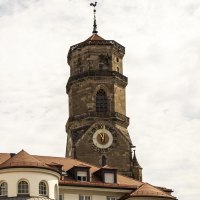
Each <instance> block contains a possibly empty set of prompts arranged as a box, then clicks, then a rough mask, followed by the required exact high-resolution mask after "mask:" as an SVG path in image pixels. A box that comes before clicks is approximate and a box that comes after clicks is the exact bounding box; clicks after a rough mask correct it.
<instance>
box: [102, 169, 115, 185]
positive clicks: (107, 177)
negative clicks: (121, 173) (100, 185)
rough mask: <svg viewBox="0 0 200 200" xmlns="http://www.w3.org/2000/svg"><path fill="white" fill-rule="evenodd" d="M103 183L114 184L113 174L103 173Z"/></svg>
mask: <svg viewBox="0 0 200 200" xmlns="http://www.w3.org/2000/svg"><path fill="white" fill-rule="evenodd" d="M104 181H105V183H114V182H115V178H114V173H110V172H109V173H108V172H105V173H104Z"/></svg>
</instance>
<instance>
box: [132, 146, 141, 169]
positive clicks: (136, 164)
mask: <svg viewBox="0 0 200 200" xmlns="http://www.w3.org/2000/svg"><path fill="white" fill-rule="evenodd" d="M133 167H139V168H141V169H142V167H141V166H140V164H139V162H138V160H137V158H136V154H135V150H134V154H133Z"/></svg>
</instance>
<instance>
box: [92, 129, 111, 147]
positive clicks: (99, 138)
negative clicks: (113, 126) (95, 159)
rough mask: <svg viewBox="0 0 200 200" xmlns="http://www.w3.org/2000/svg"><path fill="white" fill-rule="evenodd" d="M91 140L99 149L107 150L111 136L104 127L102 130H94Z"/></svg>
mask: <svg viewBox="0 0 200 200" xmlns="http://www.w3.org/2000/svg"><path fill="white" fill-rule="evenodd" d="M92 139H93V143H94V145H95V146H97V147H98V148H100V149H106V148H109V147H110V146H111V145H112V143H113V135H112V133H111V132H110V131H109V130H107V129H106V128H105V126H102V128H100V129H98V130H96V131H95V133H94V134H93V137H92Z"/></svg>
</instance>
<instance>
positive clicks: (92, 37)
mask: <svg viewBox="0 0 200 200" xmlns="http://www.w3.org/2000/svg"><path fill="white" fill-rule="evenodd" d="M89 40H105V39H103V38H102V37H101V36H99V35H98V34H96V33H95V34H92V35H91V36H90V37H89V38H88V39H87V40H85V41H89Z"/></svg>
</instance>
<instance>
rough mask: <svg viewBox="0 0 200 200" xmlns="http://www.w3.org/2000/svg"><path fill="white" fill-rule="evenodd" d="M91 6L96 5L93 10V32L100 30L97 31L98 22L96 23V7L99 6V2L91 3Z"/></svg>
mask: <svg viewBox="0 0 200 200" xmlns="http://www.w3.org/2000/svg"><path fill="white" fill-rule="evenodd" d="M90 6H93V7H94V10H93V12H94V24H93V31H92V33H98V31H97V24H96V9H95V7H96V6H97V2H95V3H91V4H90Z"/></svg>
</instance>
